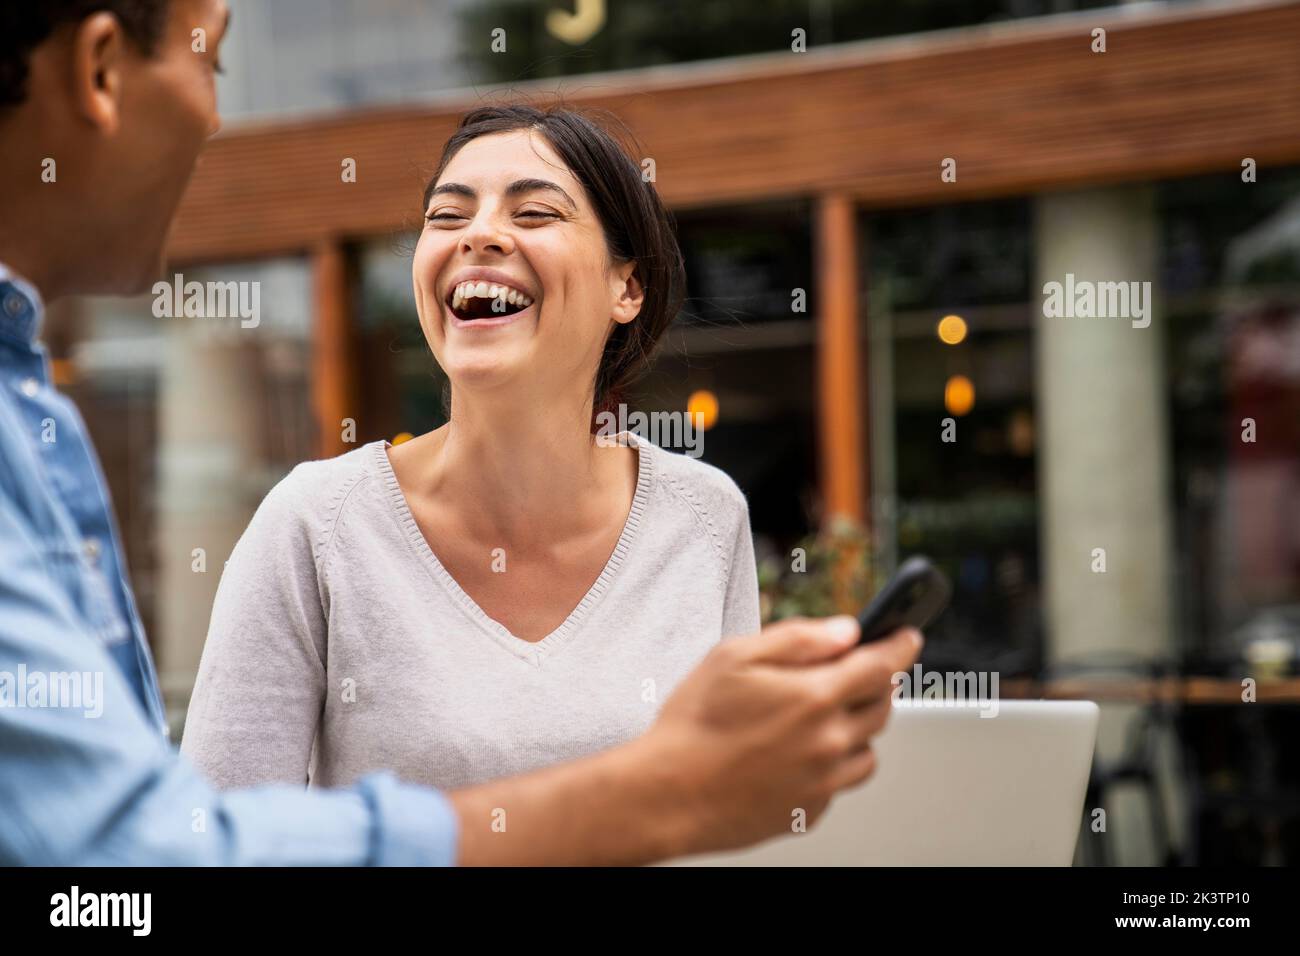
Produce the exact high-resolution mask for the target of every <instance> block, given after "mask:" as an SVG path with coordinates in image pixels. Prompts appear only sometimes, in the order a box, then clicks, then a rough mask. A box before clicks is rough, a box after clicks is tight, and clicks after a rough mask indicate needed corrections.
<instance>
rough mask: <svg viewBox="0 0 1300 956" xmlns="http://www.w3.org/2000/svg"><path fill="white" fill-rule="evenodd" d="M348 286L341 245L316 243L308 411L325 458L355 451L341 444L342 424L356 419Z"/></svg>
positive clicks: (349, 289)
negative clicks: (312, 412)
mask: <svg viewBox="0 0 1300 956" xmlns="http://www.w3.org/2000/svg"><path fill="white" fill-rule="evenodd" d="M351 310H352V282H351V276H350V274H349V271H348V263H347V256H346V253H345V250H344V248H343V243H342V242H341V241H339V240H337V239H329V240H325V241H324V242H321V243H320V244H319V245H317V246H316V248H315V249H314V250H313V252H312V367H311V394H312V409H313V411H314V412H315V415H316V448H317V453H318V454H319V455H320V456H321V457H323V458H330V457H333V456H334V455H339V454H342V453H343V452H345V451H349V450H350V449H352V448H355V447H356V445H355V444H348V443H347V442H345V441H344V440H343V427H344V426H343V420H344V419H347V418H351V419H354V420H355V419H356V417H357V409H356V403H355V401H354V397H355V395H356V390H355V388H354V380H353V367H352V364H353V363H352V357H351V354H350V353H351V351H352V349H351V344H352V315H351Z"/></svg>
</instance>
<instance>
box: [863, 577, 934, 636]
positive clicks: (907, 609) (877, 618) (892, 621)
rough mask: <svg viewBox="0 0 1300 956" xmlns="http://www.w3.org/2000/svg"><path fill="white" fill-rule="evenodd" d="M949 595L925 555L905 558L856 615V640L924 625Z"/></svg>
mask: <svg viewBox="0 0 1300 956" xmlns="http://www.w3.org/2000/svg"><path fill="white" fill-rule="evenodd" d="M951 596H952V586H951V585H950V584H949V583H948V578H947V577H945V576H944V573H943V572H942V571H940V570H939V569H938V568H936V567H935V566H934V565H933V564H931V563H930V561H929V559H928V558H923V557H921V556H920V555H917V556H916V557H911V558H908V559H907V560H906V561H904V562H903V563H902V565H901V566H900V567H899V569H898V571H897V572H896V573H895V574H894V576H893V577H892V578H890V579H889V583H888V584H886V585H885V586H884V588H882V589H881V591H880V593H879V594H877V595H876V596H875V598H873V599H872V601H871V603H870V604H868V605H867V606H866V607H865V608H864V609H863V611H862V613H861V614H859V615H858V624H859V626H860V627H861V628H862V636H861V637H860V638H859V639H858V643H859V644H866V643H867V642H868V641H876V640H879V639H880V638H882V637H885V636H887V635H889V634H891V633H893V632H894V631H896V630H898V629H899V628H900V627H914V628H917V629H918V630H921V629H923V628H925V627H927V626H928V625H929V624H930V622H932V621H933V620H934V619H935V618H937V617H938V616H939V615H940V614H942V613H943V609H944V608H946V607H947V606H948V598H950V597H951Z"/></svg>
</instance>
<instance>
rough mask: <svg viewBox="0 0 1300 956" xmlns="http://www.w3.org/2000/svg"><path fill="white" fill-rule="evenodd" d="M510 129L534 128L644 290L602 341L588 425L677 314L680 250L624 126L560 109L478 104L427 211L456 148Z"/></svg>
mask: <svg viewBox="0 0 1300 956" xmlns="http://www.w3.org/2000/svg"><path fill="white" fill-rule="evenodd" d="M598 117H599V119H598ZM600 120H603V122H601V121H600ZM614 129H617V130H618V131H619V133H621V134H622V137H621V139H620V137H619V136H618V135H616V134H615V133H614V132H612V130H614ZM514 130H537V132H538V133H540V134H541V135H542V136H543V137H545V138H546V140H547V142H549V143H550V144H551V146H552V147H553V148H554V149H555V151H556V153H558V154H559V156H560V158H561V159H562V160H564V162H565V163H566V164H567V165H568V167H569V170H570V171H571V172H572V173H573V175H574V176H575V177H576V178H577V180H578V182H580V183H582V185H583V187H584V188H585V189H586V190H587V195H588V196H589V197H590V199H591V203H592V205H593V206H594V207H595V211H596V215H597V217H598V218H599V219H600V224H601V225H602V226H603V227H604V230H605V244H606V246H607V248H608V250H609V255H610V258H611V259H612V260H613V261H615V262H629V261H630V262H635V263H636V276H637V278H638V279H640V280H641V285H642V287H643V288H644V289H645V301H644V302H643V303H642V305H641V312H640V314H639V315H637V317H636V318H635V319H634V320H633V321H631V322H629V323H627V324H625V325H619V326H617V327H616V328H615V329H614V331H613V332H612V333H611V334H610V337H609V340H608V341H607V342H606V343H605V353H604V355H603V356H602V358H601V361H600V367H599V369H598V371H597V373H596V382H595V408H594V414H593V423H594V419H595V415H598V414H599V413H600V412H601V411H602V410H612V408H613V407H614V406H615V405H616V404H617V402H618V401H619V399H620V398H621V397H622V392H623V390H624V389H625V388H626V387H627V386H628V385H629V384H630V383H631V381H632V379H633V378H635V377H636V375H637V373H638V372H639V371H641V370H643V369H644V368H645V367H646V366H647V364H648V362H649V358H650V353H651V352H652V351H654V347H655V345H656V343H658V341H659V339H660V338H661V337H662V336H663V334H664V332H665V331H666V330H667V329H668V326H669V325H670V324H671V323H672V321H673V319H674V318H675V317H676V316H677V310H678V309H680V308H681V305H682V299H683V296H684V295H685V291H686V270H685V267H684V265H683V262H682V253H681V250H680V249H679V248H678V245H677V235H676V232H675V230H674V228H673V221H672V217H671V216H670V215H669V214H668V212H667V210H666V209H665V208H664V206H663V203H662V202H661V201H660V199H659V194H658V193H657V192H655V189H654V186H652V185H651V184H650V183H648V182H646V181H644V180H643V179H642V176H641V168H640V167H639V166H638V165H637V163H636V161H635V160H634V159H633V158H632V156H633V155H634V154H633V153H632V151H631V148H630V147H631V142H630V141H631V139H632V137H631V136H630V134H629V133H628V132H627V130H626V128H625V127H622V124H619V123H617V121H616V120H615V118H614V117H613V116H612V115H608V116H607V115H604V114H597V113H595V112H594V111H593V112H590V113H587V114H584V113H581V112H578V111H577V110H572V109H566V108H564V107H563V106H560V105H558V104H557V105H552V106H550V107H549V108H545V109H538V108H536V107H533V106H529V105H525V104H519V103H516V104H510V105H504V106H483V107H480V108H478V109H475V110H472V111H471V112H469V113H467V114H465V116H463V117H462V118H461V121H460V127H459V128H458V129H457V130H456V132H455V133H453V134H452V137H451V139H449V140H447V144H446V146H445V147H444V148H443V152H442V157H441V159H440V160H439V162H438V168H437V171H436V172H435V173H434V174H433V178H432V179H430V180H429V185H428V187H427V188H426V189H425V192H424V205H425V207H426V208H427V207H428V205H429V197H430V194H431V193H432V191H433V189H434V187H435V186H436V185H437V184H438V178H439V177H440V176H441V175H442V171H443V170H444V169H446V168H447V164H448V163H449V162H451V159H452V157H454V156H455V155H456V153H458V152H459V151H460V149H461V147H463V146H464V145H465V144H466V143H468V142H470V141H471V140H474V139H477V138H478V137H480V136H487V135H490V134H492V133H506V132H511V131H514ZM593 428H594V424H593Z"/></svg>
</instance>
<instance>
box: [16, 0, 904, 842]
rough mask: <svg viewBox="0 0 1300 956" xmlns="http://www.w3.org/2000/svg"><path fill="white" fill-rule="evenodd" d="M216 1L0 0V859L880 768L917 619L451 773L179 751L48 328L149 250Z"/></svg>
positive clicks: (542, 827) (755, 656) (190, 140)
mask: <svg viewBox="0 0 1300 956" xmlns="http://www.w3.org/2000/svg"><path fill="white" fill-rule="evenodd" d="M228 22H229V13H228V9H227V6H226V4H225V2H224V0H42V2H41V3H30V4H18V3H9V4H6V5H4V7H3V8H2V9H0V863H9V864H13V863H34V864H87V863H104V864H141V863H152V864H363V863H364V864H394V863H396V864H449V863H453V862H460V863H468V864H485V863H486V864H492V863H520V864H599V863H640V862H648V861H651V860H655V859H660V858H664V857H668V856H673V855H678V854H683V853H693V852H704V851H707V850H717V849H725V848H729V847H736V846H740V845H744V844H746V843H750V842H754V841H756V840H758V839H762V838H764V837H768V836H771V835H774V834H776V833H778V832H781V831H782V830H783V829H785V828H786V827H788V826H789V821H790V819H791V812H792V810H793V809H794V808H802V809H803V810H804V811H805V813H806V815H807V816H808V817H810V818H812V819H816V817H817V816H818V815H820V813H821V812H822V811H823V810H824V809H825V807H826V805H827V803H828V802H829V800H830V798H831V796H832V795H833V794H834V793H835V792H836V791H838V790H839V789H842V788H844V787H847V786H851V785H853V784H855V783H858V782H860V781H861V780H863V779H865V778H866V777H867V776H868V775H869V774H870V773H871V770H872V768H873V766H874V758H873V756H872V753H871V749H870V740H871V738H872V737H873V736H874V735H875V734H876V733H878V732H879V731H880V729H881V727H882V726H883V725H884V722H885V720H886V717H887V715H888V709H889V692H890V675H891V674H893V673H895V672H897V671H901V670H906V669H907V668H908V667H909V666H910V665H911V663H912V660H913V659H914V658H915V656H916V653H917V650H918V648H919V644H920V637H919V635H917V634H915V632H900V633H899V634H896V635H894V636H892V637H891V638H890V639H889V640H886V641H882V642H879V643H877V644H874V645H872V646H870V647H868V648H862V649H857V650H850V648H851V647H852V645H853V643H854V641H855V638H856V633H857V631H856V624H855V623H854V622H853V621H852V620H851V619H843V618H842V619H832V620H830V621H825V622H811V621H796V622H787V623H784V624H781V625H776V626H774V627H771V628H768V629H767V630H766V631H764V633H763V634H761V635H757V636H753V637H747V638H739V639H736V640H732V641H729V642H726V643H725V644H724V645H722V646H721V647H720V648H718V649H717V650H716V651H715V652H714V653H713V654H712V655H710V656H709V657H708V658H707V659H706V660H705V661H704V662H703V663H702V664H701V665H700V667H699V668H698V669H697V670H696V671H695V672H694V673H693V674H692V675H690V676H689V677H688V678H687V680H686V681H684V682H683V683H682V685H681V686H680V687H679V689H678V690H677V692H676V693H675V694H674V695H673V697H672V698H671V699H670V700H669V701H668V702H667V703H666V704H665V706H664V708H663V711H662V713H661V715H660V717H659V719H658V720H657V721H656V723H655V724H654V726H653V727H652V728H651V730H650V731H648V732H647V733H646V734H645V735H644V736H643V737H641V738H640V739H638V740H636V741H633V742H632V743H630V744H627V745H625V746H623V747H619V748H615V749H613V750H610V751H607V752H605V753H603V754H599V755H597V756H594V757H591V758H588V759H585V760H581V761H575V762H572V763H568V764H564V765H560V766H557V767H553V768H550V769H548V770H544V771H540V772H537V773H533V774H529V775H526V776H522V777H517V778H512V779H508V780H501V781H496V782H493V783H489V784H485V785H483V786H479V787H475V788H471V789H467V790H464V791H458V792H456V793H451V794H440V793H436V792H434V791H431V790H428V789H424V788H421V787H417V786H413V785H410V784H406V783H403V782H401V781H399V780H397V779H396V778H395V777H393V776H392V775H391V774H386V773H385V774H376V775H373V776H371V777H368V778H366V779H364V780H362V781H360V782H359V783H358V784H357V785H356V786H355V787H353V788H350V789H346V790H336V791H326V790H303V789H300V788H294V787H265V788H259V789H257V790H253V791H247V792H233V793H218V792H216V791H215V790H214V789H213V788H212V787H211V786H210V785H209V784H207V783H206V782H205V781H204V780H203V779H202V778H201V777H200V776H199V775H198V774H197V772H196V771H195V770H194V769H193V768H192V767H191V766H190V765H189V764H188V763H186V762H185V761H184V759H183V758H181V757H179V756H178V755H177V754H176V753H175V752H174V750H173V749H172V747H171V746H170V744H169V742H168V740H167V729H166V725H165V722H164V716H163V707H162V699H161V695H160V694H159V690H158V682H157V678H156V675H155V672H154V667H153V661H152V659H151V657H150V653H149V647H148V644H147V643H146V640H145V635H144V632H143V628H142V627H141V624H140V619H139V616H138V614H137V612H136V608H135V603H134V600H133V598H132V595H131V590H130V588H129V586H128V584H127V581H126V576H125V572H126V568H125V562H124V560H123V556H122V551H121V548H120V546H119V543H118V536H117V533H116V530H115V528H114V523H113V518H112V511H111V507H110V503H109V500H108V494H107V491H106V489H105V485H104V480H103V476H102V475H101V473H100V469H99V465H98V462H97V459H96V457H95V453H94V450H93V448H92V447H91V444H90V441H89V438H88V436H87V434H86V429H85V426H84V424H83V422H82V420H81V417H80V416H79V415H78V413H77V410H76V408H75V407H74V406H73V405H72V403H71V402H69V401H68V400H67V399H66V398H64V397H63V396H61V395H60V394H59V393H58V392H57V391H55V389H54V388H53V387H52V386H51V383H50V374H49V364H48V359H47V356H46V353H45V351H44V349H43V348H42V346H41V345H40V344H38V341H37V339H38V335H39V332H40V326H41V319H42V312H43V309H44V303H45V302H46V301H48V300H52V299H55V298H58V297H60V296H64V295H70V294H84V293H119V294H125V293H134V292H139V291H142V290H144V289H147V288H148V287H149V285H150V284H151V282H152V280H153V278H154V277H155V276H156V275H157V274H158V273H159V272H160V270H161V265H162V258H163V251H164V246H165V241H166V235H167V229H168V226H169V224H170V221H171V218H172V216H173V214H174V212H175V209H176V207H177V205H178V204H179V202H180V198H181V195H182V193H183V192H184V189H185V185H186V183H187V182H188V180H189V177H190V174H191V173H192V171H193V168H194V163H195V161H196V159H197V157H198V155H199V152H200V151H201V149H202V147H203V144H204V142H205V141H206V139H207V138H208V136H210V135H211V134H212V133H213V132H215V130H216V128H217V125H218V119H217V111H216V102H215V91H214V83H213V73H214V71H216V70H217V69H219V66H218V64H217V51H218V49H219V47H220V44H221V41H222V39H223V37H224V34H225V32H226V29H227V26H228ZM199 31H202V32H201V33H200V32H199ZM199 36H202V37H203V39H204V42H203V43H198V42H197V39H196V38H197V37H199ZM499 808H505V809H507V810H508V812H509V815H510V816H509V819H510V826H509V828H508V833H509V835H508V836H507V835H506V834H505V833H497V832H495V829H494V828H493V826H492V822H493V821H494V820H495V819H496V818H497V814H498V810H499Z"/></svg>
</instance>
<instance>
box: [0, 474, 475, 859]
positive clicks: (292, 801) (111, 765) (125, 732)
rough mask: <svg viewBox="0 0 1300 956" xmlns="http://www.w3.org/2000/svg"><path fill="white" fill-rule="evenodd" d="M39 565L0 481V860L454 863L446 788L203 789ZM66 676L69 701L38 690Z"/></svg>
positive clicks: (383, 779) (374, 779)
mask: <svg viewBox="0 0 1300 956" xmlns="http://www.w3.org/2000/svg"><path fill="white" fill-rule="evenodd" d="M45 560H46V557H45V555H44V552H43V551H42V549H41V548H40V546H39V544H38V543H37V540H36V538H35V536H34V535H33V534H32V532H31V529H30V525H29V524H28V522H27V521H26V519H25V518H24V517H23V516H22V514H21V512H20V510H19V509H18V508H17V507H16V506H15V504H14V501H13V499H12V498H11V497H10V495H9V493H8V491H7V490H6V489H5V487H4V483H2V482H0V569H3V573H0V807H3V808H4V812H3V813H0V864H7V865H44V866H64V865H83V864H89V865H163V866H174V865H200V864H211V865H250V864H255V865H281V864H283V865H299V866H302V865H324V864H337V865H361V864H376V865H388V864H398V865H414V864H432V865H438V864H441V865H448V864H451V863H453V862H454V861H455V856H456V846H457V838H458V833H457V820H456V816H455V813H454V810H453V809H452V807H451V804H450V803H449V801H448V800H447V799H446V797H445V796H443V795H442V794H439V793H437V792H435V791H433V790H428V789H425V788H422V787H418V786H415V785H411V784H406V783H403V782H400V781H398V780H397V779H396V778H394V777H392V776H391V775H388V774H378V775H373V776H370V777H367V778H365V779H363V780H361V781H358V783H357V784H356V785H355V786H354V787H352V788H350V789H346V790H335V791H327V790H304V789H302V788H300V787H292V786H270V787H264V788H260V789H255V790H246V791H239V792H228V793H220V792H218V791H216V790H215V789H214V788H213V787H212V786H211V785H210V784H208V783H207V782H206V781H205V780H204V779H203V778H202V777H201V776H200V775H199V774H198V773H197V772H196V771H195V769H194V768H193V767H192V765H191V764H190V763H189V762H188V761H187V760H185V759H184V758H183V757H180V756H178V755H177V754H176V753H175V752H174V751H173V750H172V749H171V748H170V747H169V746H168V745H167V743H166V742H165V740H164V739H163V737H162V735H161V734H159V732H158V730H157V729H156V728H154V727H152V726H151V725H150V724H149V722H148V721H147V719H146V716H145V714H144V712H143V710H142V709H141V708H140V706H139V704H138V702H137V701H136V700H135V698H134V697H133V696H132V695H131V692H130V690H129V689H128V687H127V684H126V681H125V679H124V678H123V676H122V674H121V673H120V671H119V670H118V668H117V666H116V664H115V663H114V661H113V660H112V658H111V657H110V656H109V655H108V652H107V651H106V650H105V649H104V647H103V646H102V645H101V644H100V643H99V642H98V641H97V640H96V639H95V638H94V637H93V636H91V635H90V634H88V633H87V631H86V629H85V627H84V625H82V624H81V622H80V621H79V619H78V616H77V614H76V612H75V610H74V609H73V608H72V606H71V604H70V603H69V602H68V600H67V598H66V597H65V596H64V594H63V593H62V591H61V590H60V589H59V588H58V587H57V586H56V585H55V584H54V582H53V581H52V579H51V577H50V574H49V568H47V567H46V565H45ZM73 675H76V679H77V680H78V681H79V687H80V689H81V693H80V694H78V695H77V697H76V698H73V697H71V696H70V695H68V694H66V693H60V694H57V695H56V694H55V693H53V690H52V689H53V688H54V687H56V686H60V687H63V688H67V687H68V686H71V681H72V679H73ZM42 687H43V688H44V692H41V693H38V692H37V691H38V690H40V688H42ZM74 701H75V704H74Z"/></svg>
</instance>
